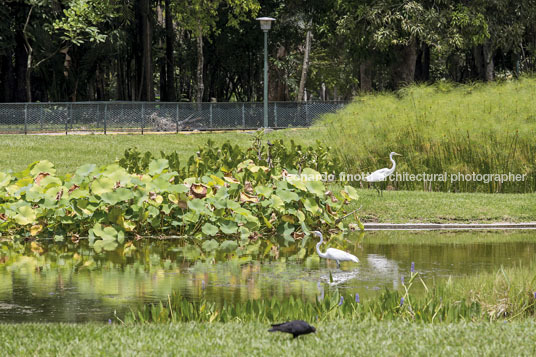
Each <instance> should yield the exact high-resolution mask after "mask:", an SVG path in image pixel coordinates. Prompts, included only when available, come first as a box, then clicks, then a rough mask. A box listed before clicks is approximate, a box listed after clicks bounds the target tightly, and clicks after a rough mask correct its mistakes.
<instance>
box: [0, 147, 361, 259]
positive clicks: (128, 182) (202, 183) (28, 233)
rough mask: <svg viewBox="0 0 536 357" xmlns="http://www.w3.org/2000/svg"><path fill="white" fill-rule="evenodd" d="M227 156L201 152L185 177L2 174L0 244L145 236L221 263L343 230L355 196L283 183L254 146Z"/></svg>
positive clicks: (98, 244) (94, 242)
mask: <svg viewBox="0 0 536 357" xmlns="http://www.w3.org/2000/svg"><path fill="white" fill-rule="evenodd" d="M227 147H228V150H230V151H226V150H227V149H223V151H224V152H226V154H221V152H222V150H215V149H214V148H213V147H212V145H211V143H208V144H207V149H206V150H202V151H203V153H204V154H199V155H196V158H194V159H191V160H190V161H191V162H190V163H189V164H188V168H184V167H180V166H179V165H178V160H174V159H172V158H171V157H170V158H161V159H151V160H150V161H148V163H147V165H144V164H143V165H142V166H137V167H136V168H135V169H134V168H132V166H128V165H127V168H128V170H127V168H124V167H121V166H120V164H117V163H116V164H111V165H106V166H103V167H100V168H98V167H97V166H96V165H93V164H86V165H83V166H80V167H79V168H78V169H77V170H76V172H75V173H74V174H69V175H66V176H64V177H61V176H57V175H56V170H55V168H54V165H53V164H52V163H51V162H49V161H39V162H35V163H33V164H31V165H30V166H29V167H28V168H27V169H25V170H24V171H22V172H18V173H9V172H0V235H3V236H12V237H15V238H17V237H18V238H24V239H28V238H36V239H37V238H53V239H54V240H55V241H58V242H61V241H65V240H67V239H70V240H73V241H76V240H78V239H80V238H82V237H85V236H87V237H88V238H89V242H90V245H91V246H92V247H93V248H94V249H95V250H96V251H98V252H99V251H102V250H107V251H111V250H115V249H116V248H117V247H118V245H121V244H123V243H124V242H125V241H127V240H129V239H140V238H142V237H143V236H183V237H189V238H194V239H198V240H199V241H201V244H200V249H202V250H203V251H204V252H212V251H221V252H227V253H229V252H233V251H235V250H236V249H237V248H239V247H244V246H246V245H248V244H250V243H252V242H255V241H257V240H258V238H260V237H261V236H263V235H265V236H267V237H269V238H268V239H270V240H272V241H273V243H274V244H278V245H282V246H287V245H289V244H292V243H294V242H295V240H297V239H301V238H303V237H304V235H305V234H306V233H308V232H309V230H311V229H318V230H320V229H322V230H326V229H336V230H342V229H343V228H344V227H343V224H342V217H344V216H345V215H346V213H347V212H346V211H345V206H346V205H347V204H348V203H350V202H351V201H352V200H357V199H358V196H357V193H356V191H355V189H354V188H352V187H349V186H346V187H344V188H341V189H338V190H336V191H335V190H334V191H327V190H326V187H325V186H324V183H323V182H321V181H302V180H288V179H287V177H288V175H289V173H292V172H293V171H296V170H291V169H289V171H287V170H286V169H285V168H283V167H282V166H281V165H282V164H283V163H284V162H285V161H284V160H283V159H281V154H275V152H272V153H270V154H268V155H271V156H270V159H268V158H267V157H266V156H265V155H266V154H267V152H265V151H263V148H262V147H260V146H259V147H257V148H258V151H257V152H256V154H255V155H253V157H254V158H256V160H253V159H245V160H244V161H240V162H236V161H233V160H235V158H234V156H233V153H232V150H234V149H233V148H232V146H230V145H229V146H227ZM253 148H255V146H253ZM145 156H147V155H145ZM207 156H210V157H212V161H211V160H208V159H205V157H207ZM242 158H243V157H242ZM227 159H228V160H229V161H227ZM120 163H122V164H124V163H125V161H122V162H121V161H120ZM266 163H267V164H268V166H265V165H263V164H266ZM306 163H309V164H310V163H311V162H310V161H309V162H307V161H304V162H303V164H306ZM177 170H178V171H177ZM129 171H131V172H129ZM299 171H301V172H302V173H305V174H307V175H309V176H310V175H313V176H314V175H317V174H318V172H317V171H315V170H313V169H311V168H307V167H303V168H300V169H299ZM194 173H195V174H198V175H194V176H188V175H190V174H194Z"/></svg>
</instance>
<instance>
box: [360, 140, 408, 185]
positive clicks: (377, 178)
mask: <svg viewBox="0 0 536 357" xmlns="http://www.w3.org/2000/svg"><path fill="white" fill-rule="evenodd" d="M395 155H396V156H402V155H400V154H397V153H396V152H394V151H393V152H392V153H391V154H389V159H390V160H391V162H392V163H393V166H392V167H391V168H390V169H388V168H387V167H384V168H383V169H379V170H376V171H374V172H373V173H371V174H370V175H368V176H367V177H365V179H364V181H366V182H371V183H374V182H381V181H385V180H386V179H387V177H389V176H391V174H392V173H393V172H395V169H396V162H395V160H394V159H393V156H395ZM376 190H377V191H378V195H380V194H381V192H382V191H381V189H378V188H377V187H376Z"/></svg>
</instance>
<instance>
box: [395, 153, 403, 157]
mask: <svg viewBox="0 0 536 357" xmlns="http://www.w3.org/2000/svg"><path fill="white" fill-rule="evenodd" d="M394 155H396V156H403V155H402V154H398V153H396V152H395V153H394Z"/></svg>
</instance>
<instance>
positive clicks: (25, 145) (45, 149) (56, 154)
mask: <svg viewBox="0 0 536 357" xmlns="http://www.w3.org/2000/svg"><path fill="white" fill-rule="evenodd" d="M322 130H323V129H322V128H313V129H289V130H278V131H274V132H271V133H269V134H267V135H266V139H267V140H274V139H284V140H285V142H287V141H289V140H290V139H294V140H295V141H296V142H299V143H302V144H308V145H311V144H313V143H314V142H315V140H316V139H315V138H317V137H319V134H318V132H319V131H322ZM252 138H253V135H252V132H218V133H190V134H151V135H140V134H132V135H126V134H118V135H113V134H112V135H57V136H51V135H0V142H1V143H2V146H1V147H2V160H1V161H0V171H6V170H8V169H12V170H13V171H20V170H22V169H24V168H26V166H28V165H29V164H31V163H32V162H34V161H36V160H45V159H46V160H49V161H51V162H52V163H54V165H55V166H56V169H57V170H58V174H66V173H69V172H74V171H75V170H76V168H77V167H78V166H80V165H82V164H87V163H93V164H97V165H105V164H110V163H113V162H114V161H115V159H116V158H120V157H122V156H123V152H124V151H125V150H126V149H128V148H131V147H137V148H138V150H139V151H141V152H145V151H151V152H153V153H155V154H156V155H157V156H159V153H160V151H164V152H168V153H169V152H173V151H176V152H177V153H178V154H179V155H180V158H181V159H183V160H186V159H188V158H189V157H190V156H191V155H193V154H194V153H195V152H196V151H197V148H198V147H200V146H203V145H204V144H205V143H206V142H207V140H209V139H210V140H213V141H214V142H215V143H216V145H221V144H223V143H224V142H225V141H227V140H229V141H230V142H231V143H233V144H238V145H243V146H244V147H246V146H248V145H249V144H250V141H251V139H252Z"/></svg>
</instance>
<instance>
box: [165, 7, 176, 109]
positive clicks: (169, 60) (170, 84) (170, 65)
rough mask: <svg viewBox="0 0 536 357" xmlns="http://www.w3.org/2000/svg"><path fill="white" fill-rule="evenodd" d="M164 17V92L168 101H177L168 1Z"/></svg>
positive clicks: (173, 32)
mask: <svg viewBox="0 0 536 357" xmlns="http://www.w3.org/2000/svg"><path fill="white" fill-rule="evenodd" d="M165 12H166V14H165V16H166V65H167V68H166V92H167V99H168V100H169V101H175V100H177V92H176V90H175V61H174V59H173V42H174V40H175V31H174V30H173V14H172V13H171V6H170V0H165Z"/></svg>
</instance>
